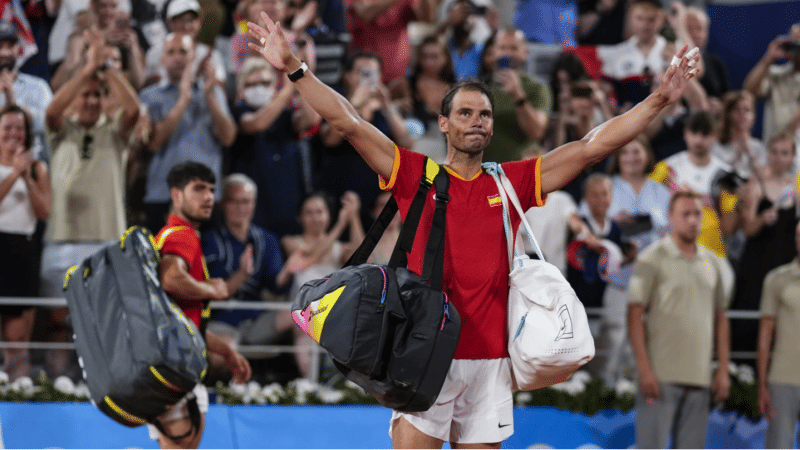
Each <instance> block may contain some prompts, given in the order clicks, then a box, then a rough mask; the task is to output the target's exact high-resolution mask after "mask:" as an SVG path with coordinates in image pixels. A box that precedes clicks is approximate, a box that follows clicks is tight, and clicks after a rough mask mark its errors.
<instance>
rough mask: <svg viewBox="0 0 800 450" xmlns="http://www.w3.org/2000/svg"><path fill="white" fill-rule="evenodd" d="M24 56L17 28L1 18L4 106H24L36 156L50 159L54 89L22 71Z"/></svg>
mask: <svg viewBox="0 0 800 450" xmlns="http://www.w3.org/2000/svg"><path fill="white" fill-rule="evenodd" d="M21 55H22V46H21V45H20V42H19V35H18V34H17V27H15V26H14V24H12V23H11V22H9V21H6V20H0V105H11V104H16V105H19V106H22V107H24V108H25V109H27V110H28V112H29V113H30V115H31V117H32V119H33V128H32V130H31V132H32V133H33V144H32V147H31V148H32V150H33V156H34V158H37V159H43V158H46V156H47V155H46V149H45V126H44V112H45V109H46V108H47V105H48V104H50V100H51V99H52V98H53V92H52V91H51V90H50V86H48V85H47V82H45V81H44V80H42V79H41V78H39V77H36V76H33V75H28V74H25V73H19V72H18V71H17V66H18V58H19V57H20V56H21Z"/></svg>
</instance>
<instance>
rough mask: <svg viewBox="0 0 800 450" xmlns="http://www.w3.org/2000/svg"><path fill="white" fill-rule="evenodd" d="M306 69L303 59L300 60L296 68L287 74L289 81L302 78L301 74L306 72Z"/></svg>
mask: <svg viewBox="0 0 800 450" xmlns="http://www.w3.org/2000/svg"><path fill="white" fill-rule="evenodd" d="M307 70H308V65H307V64H306V63H305V62H304V61H300V67H298V68H297V70H295V71H294V72H292V73H290V74H289V75H288V77H289V81H291V82H292V83H294V82H295V81H297V80H299V79H300V78H303V75H305V74H306V71H307Z"/></svg>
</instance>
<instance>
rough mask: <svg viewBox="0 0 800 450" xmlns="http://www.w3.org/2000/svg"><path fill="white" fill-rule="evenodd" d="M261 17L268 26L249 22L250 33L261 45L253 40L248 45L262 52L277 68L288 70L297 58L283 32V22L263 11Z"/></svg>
mask: <svg viewBox="0 0 800 450" xmlns="http://www.w3.org/2000/svg"><path fill="white" fill-rule="evenodd" d="M261 19H262V20H263V21H264V24H265V25H266V28H264V27H262V26H260V25H257V24H255V23H253V22H247V28H248V29H249V33H250V35H251V36H253V37H254V38H256V41H257V42H259V43H260V44H261V45H258V44H257V43H253V42H250V43H248V44H247V45H248V47H250V48H251V49H253V50H255V51H257V52H258V53H260V54H261V55H262V56H263V57H264V58H265V59H266V60H267V61H268V62H269V63H270V64H272V66H273V67H275V68H276V69H278V70H286V67H287V66H288V65H289V64H290V63H291V62H292V60H293V59H297V58H295V56H294V55H293V54H292V49H291V48H290V47H289V41H287V40H286V36H285V35H284V34H283V29H282V28H281V24H280V23H277V24H276V23H275V22H273V21H272V19H270V18H269V16H268V15H267V13H265V12H263V11H262V12H261Z"/></svg>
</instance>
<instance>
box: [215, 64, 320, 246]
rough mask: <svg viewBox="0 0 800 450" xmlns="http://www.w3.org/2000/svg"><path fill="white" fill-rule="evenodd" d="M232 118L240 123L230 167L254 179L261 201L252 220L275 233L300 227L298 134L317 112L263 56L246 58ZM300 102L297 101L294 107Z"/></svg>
mask: <svg viewBox="0 0 800 450" xmlns="http://www.w3.org/2000/svg"><path fill="white" fill-rule="evenodd" d="M237 85H238V89H237V98H236V104H235V105H234V107H233V117H234V119H235V120H236V123H237V124H238V128H239V134H238V136H237V140H236V144H235V145H234V146H233V147H232V148H231V152H230V167H231V170H232V171H234V172H240V173H243V174H246V175H248V176H249V177H250V178H252V179H253V180H254V181H255V183H256V186H258V190H259V192H261V200H260V202H259V205H258V208H256V211H255V217H254V219H253V222H254V223H255V224H256V225H258V226H260V227H262V228H267V229H269V230H271V231H273V232H275V233H277V234H278V235H279V236H283V235H285V234H288V233H293V232H296V231H297V230H298V228H297V217H296V216H295V211H297V208H298V206H299V205H300V200H301V199H302V198H303V196H304V195H305V193H306V192H307V188H306V183H305V174H304V168H305V166H304V164H305V163H304V161H303V158H302V154H301V148H300V142H299V139H300V136H301V135H303V134H305V133H306V132H307V131H309V130H310V129H311V128H312V127H315V126H316V125H317V124H318V123H319V116H318V115H317V113H315V112H314V111H313V110H312V109H311V108H310V107H308V106H307V103H306V102H305V101H303V100H297V98H296V91H295V88H294V83H291V82H289V80H288V79H287V78H286V76H285V75H284V77H283V85H282V87H281V88H280V90H279V89H277V85H278V80H277V79H276V74H275V71H274V69H273V68H272V66H270V65H269V63H267V62H266V61H265V60H264V58H249V59H247V60H246V61H245V63H244V65H242V69H241V70H240V71H239V76H238V79H237ZM293 101H298V102H299V103H298V106H297V107H294V106H293V104H292V103H293Z"/></svg>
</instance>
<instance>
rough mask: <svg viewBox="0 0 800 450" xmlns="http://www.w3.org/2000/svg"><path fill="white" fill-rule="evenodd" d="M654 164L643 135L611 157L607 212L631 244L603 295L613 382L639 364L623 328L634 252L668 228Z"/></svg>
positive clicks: (665, 197)
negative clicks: (609, 193)
mask: <svg viewBox="0 0 800 450" xmlns="http://www.w3.org/2000/svg"><path fill="white" fill-rule="evenodd" d="M654 167H655V161H654V159H653V152H652V150H650V148H649V146H648V143H647V139H646V138H645V137H644V136H639V137H638V138H637V139H636V140H634V141H632V142H630V143H629V144H628V145H626V146H624V147H622V149H621V150H620V151H619V152H617V153H615V154H614V155H613V156H612V157H611V164H610V166H609V173H610V174H611V191H612V200H611V206H609V208H608V215H609V217H611V219H612V220H614V221H615V222H617V223H619V225H620V227H621V228H622V236H623V238H624V239H625V241H626V242H627V243H630V244H632V245H631V247H630V248H629V251H628V253H627V255H626V256H627V258H626V260H628V261H629V263H627V264H623V265H622V267H620V270H619V272H617V273H616V274H614V276H612V277H611V279H610V280H609V281H608V285H606V291H605V295H604V297H603V323H604V328H605V329H604V331H603V339H604V342H603V346H604V347H605V348H606V349H607V354H606V355H603V356H602V357H601V358H602V360H603V361H605V363H604V364H601V370H602V372H601V375H602V376H603V378H604V379H605V381H606V383H608V385H609V386H613V385H614V383H615V382H616V380H618V379H619V377H621V376H624V375H625V373H626V371H631V370H633V369H635V367H636V365H635V364H636V362H635V360H634V359H633V352H632V350H631V348H630V345H629V343H628V337H627V331H626V328H625V311H626V310H627V305H628V282H629V280H630V277H631V274H632V273H633V266H634V265H633V263H632V261H633V257H632V253H631V252H633V251H635V252H639V251H642V250H644V249H645V248H646V247H647V246H648V245H650V244H651V243H653V242H655V241H657V240H659V239H661V237H663V236H664V234H665V233H666V232H667V229H668V228H669V214H668V211H667V207H668V205H669V198H670V193H669V190H667V188H665V187H664V186H663V185H662V184H660V183H657V182H655V181H654V180H652V179H651V178H649V177H648V176H647V175H648V174H649V173H650V172H652V171H653V168H654ZM548 198H549V196H548ZM548 202H549V200H548Z"/></svg>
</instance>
